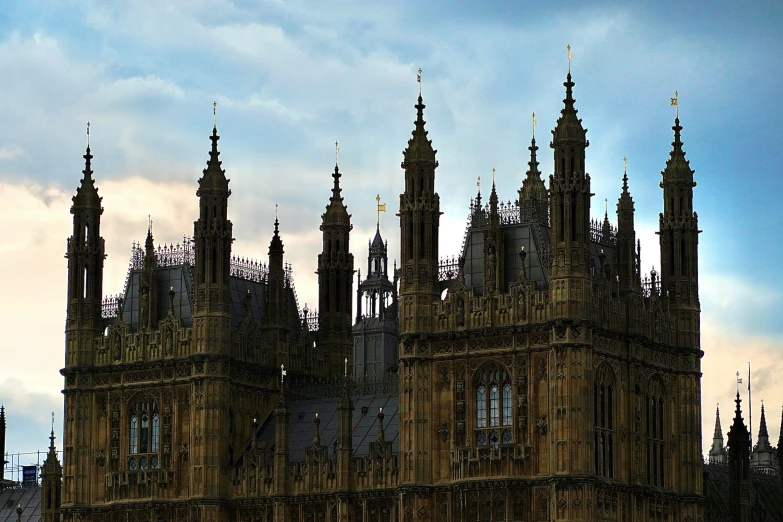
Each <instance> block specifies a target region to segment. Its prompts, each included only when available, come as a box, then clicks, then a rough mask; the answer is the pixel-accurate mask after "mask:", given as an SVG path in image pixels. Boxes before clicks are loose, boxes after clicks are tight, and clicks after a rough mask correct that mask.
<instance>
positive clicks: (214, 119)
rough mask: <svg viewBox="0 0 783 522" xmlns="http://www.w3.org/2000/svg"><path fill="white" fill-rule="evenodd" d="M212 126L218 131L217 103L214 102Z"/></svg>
mask: <svg viewBox="0 0 783 522" xmlns="http://www.w3.org/2000/svg"><path fill="white" fill-rule="evenodd" d="M212 126H213V127H214V128H216V129H217V101H213V102H212Z"/></svg>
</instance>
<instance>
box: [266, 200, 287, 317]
mask: <svg viewBox="0 0 783 522" xmlns="http://www.w3.org/2000/svg"><path fill="white" fill-rule="evenodd" d="M283 254H284V249H283V240H282V239H281V238H280V222H279V220H278V217H277V216H275V230H274V233H273V235H272V240H271V241H270V242H269V272H268V279H267V287H266V303H265V304H266V306H265V314H266V325H268V326H274V327H285V326H286V324H287V319H288V317H287V315H288V313H287V312H288V310H287V308H288V307H287V301H286V277H285V267H284V265H283Z"/></svg>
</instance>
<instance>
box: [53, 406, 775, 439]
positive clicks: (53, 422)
mask: <svg viewBox="0 0 783 522" xmlns="http://www.w3.org/2000/svg"><path fill="white" fill-rule="evenodd" d="M762 402H764V401H762ZM52 433H54V412H52Z"/></svg>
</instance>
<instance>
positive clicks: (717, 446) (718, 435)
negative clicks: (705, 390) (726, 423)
mask: <svg viewBox="0 0 783 522" xmlns="http://www.w3.org/2000/svg"><path fill="white" fill-rule="evenodd" d="M726 460H727V459H726V448H725V446H724V445H723V431H722V430H721V426H720V406H718V407H716V408H715V433H714V434H713V436H712V447H711V448H710V452H709V463H710V464H720V465H724V464H726Z"/></svg>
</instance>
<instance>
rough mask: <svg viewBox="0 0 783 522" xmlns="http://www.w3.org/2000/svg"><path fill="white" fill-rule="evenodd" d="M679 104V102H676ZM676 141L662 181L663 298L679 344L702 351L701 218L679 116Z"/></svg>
mask: <svg viewBox="0 0 783 522" xmlns="http://www.w3.org/2000/svg"><path fill="white" fill-rule="evenodd" d="M674 100H675V103H676V98H675V99H674ZM672 129H673V130H674V141H673V142H672V150H671V152H670V153H669V159H668V160H667V162H666V168H665V169H664V170H663V171H662V172H661V175H662V177H663V180H662V181H661V188H662V189H663V212H662V213H661V214H660V219H659V222H660V223H659V232H658V234H659V240H660V246H661V295H663V296H668V299H669V303H670V308H671V310H672V311H673V312H674V313H675V314H676V315H678V316H679V320H678V334H677V342H678V344H679V345H680V346H683V347H688V348H698V347H699V310H700V304H699V287H698V282H699V266H698V244H699V232H700V231H699V224H698V215H697V214H696V212H694V211H693V188H694V187H695V186H696V183H695V182H694V181H693V174H694V171H693V170H692V169H691V167H690V162H689V161H688V160H686V159H685V151H684V150H683V144H682V140H681V139H680V132H681V131H682V126H680V118H679V116H678V117H676V118H675V120H674V127H672Z"/></svg>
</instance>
